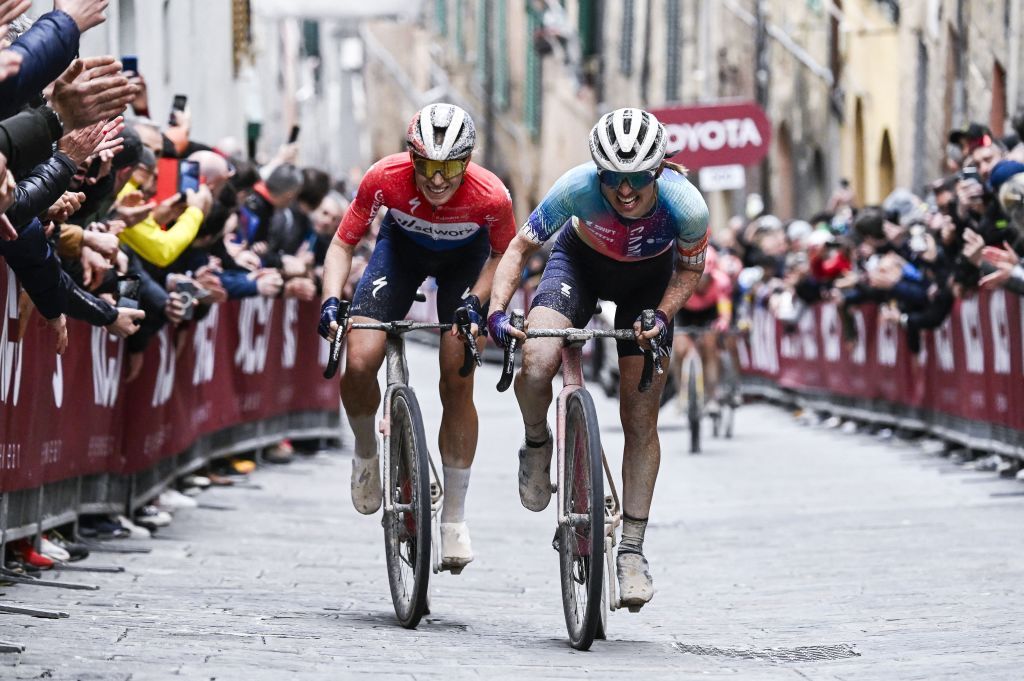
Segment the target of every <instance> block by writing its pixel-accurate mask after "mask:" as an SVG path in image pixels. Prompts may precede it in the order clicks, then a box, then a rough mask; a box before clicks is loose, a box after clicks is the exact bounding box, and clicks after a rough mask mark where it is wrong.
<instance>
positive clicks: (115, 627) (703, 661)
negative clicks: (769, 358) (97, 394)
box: [0, 344, 1024, 681]
mask: <svg viewBox="0 0 1024 681" xmlns="http://www.w3.org/2000/svg"><path fill="white" fill-rule="evenodd" d="M409 350H410V355H411V357H410V364H411V367H412V372H413V376H412V383H413V385H414V387H416V388H417V390H418V394H419V396H420V401H421V404H422V407H423V410H424V416H425V418H426V425H427V432H428V440H430V441H431V445H432V450H433V453H434V456H435V458H436V457H437V452H436V446H434V443H435V442H436V440H435V439H434V438H435V436H436V429H437V423H438V420H439V406H438V404H437V401H436V399H435V398H434V397H433V396H434V395H436V393H435V389H434V387H433V386H434V385H436V380H437V369H436V366H435V361H434V359H433V357H434V354H435V352H436V351H435V350H433V349H431V348H427V347H424V346H419V345H415V344H413V345H411V346H410V348H409ZM496 380H497V368H496V367H494V366H490V365H488V366H485V367H484V369H483V370H481V372H480V377H479V381H478V385H477V404H478V407H479V412H480V418H481V424H482V425H481V434H482V437H481V444H480V446H479V448H478V454H477V465H476V466H475V467H474V471H473V479H472V482H471V487H470V496H469V502H468V511H469V523H470V528H471V530H472V532H473V545H474V549H475V552H476V561H475V562H474V563H473V564H472V565H471V566H469V567H468V568H467V569H466V570H465V572H464V573H463V574H462V575H461V576H457V577H454V576H450V575H448V574H442V575H439V576H434V577H433V578H432V596H431V598H432V603H431V607H432V614H431V615H429V616H428V618H427V619H426V621H424V622H423V623H422V624H421V625H420V627H419V629H418V630H416V631H406V630H403V629H402V628H400V627H398V626H397V625H396V624H395V621H394V614H393V610H392V606H391V600H390V595H389V591H388V585H387V580H386V574H385V564H384V552H383V548H384V542H383V533H382V531H381V527H380V521H379V516H377V517H374V518H367V517H363V516H360V515H358V514H357V513H356V512H355V510H353V508H352V505H351V503H350V501H349V493H348V475H349V457H350V453H349V452H347V451H346V452H343V453H341V454H331V455H328V454H320V455H317V456H316V457H313V458H310V459H300V460H299V461H297V462H296V463H294V464H292V465H290V466H281V467H265V468H262V469H260V470H259V471H257V472H256V473H255V474H254V475H252V476H251V478H252V479H251V481H250V483H249V484H248V485H246V486H239V487H237V488H221V489H216V490H213V491H209V492H206V493H204V494H203V495H202V496H200V497H199V501H200V508H198V509H195V510H191V511H183V512H179V513H178V515H177V517H176V519H175V522H174V523H173V524H172V525H171V526H170V527H169V528H166V529H164V530H162V531H161V532H160V533H159V534H158V535H157V536H156V537H155V538H154V539H153V540H151V541H148V542H143V543H140V544H142V545H147V546H150V547H152V552H151V553H148V554H132V555H117V554H96V555H95V556H94V557H92V558H90V560H89V563H94V564H116V565H122V566H124V567H125V568H126V572H125V573H123V574H90V573H73V572H67V573H64V574H61V575H57V576H55V577H54V578H56V579H61V580H67V581H75V582H87V583H93V584H98V585H100V587H101V589H100V590H99V591H95V592H89V591H64V590H57V589H44V588H39V587H28V586H18V587H7V588H5V589H3V591H4V592H5V595H4V602H7V603H10V604H15V605H18V604H31V605H36V606H38V607H45V608H52V609H56V610H65V611H68V612H69V613H70V614H71V616H70V618H69V619H66V620H58V621H52V620H40V619H30V618H27V617H24V616H13V615H8V616H5V618H4V619H3V627H2V635H0V638H3V639H8V640H14V641H19V642H21V643H24V644H25V645H26V646H27V650H26V652H25V653H23V654H21V655H16V654H9V655H4V656H0V678H15V679H31V678H55V679H97V680H103V681H109V680H113V679H131V680H132V681H139V680H141V679H165V678H184V679H218V680H219V679H275V680H280V679H293V678H294V679H313V678H316V679H321V678H322V679H339V678H367V679H371V678H372V679H409V678H415V679H421V678H422V679H428V678H434V679H457V678H488V679H490V678H512V677H517V678H519V679H535V678H570V677H571V678H577V677H603V678H630V677H634V678H644V679H647V678H675V679H689V678H698V677H699V678H709V679H719V678H722V679H724V678H730V679H793V680H796V679H813V680H815V681H825V680H828V681H833V680H844V681H846V680H850V679H879V680H883V679H884V680H891V679H904V680H905V679H928V680H929V681H934V680H935V679H944V678H949V679H954V678H956V679H986V680H993V679H1017V678H1021V675H1022V673H1024V672H1022V669H1024V634H1022V633H1021V631H1020V624H1019V623H1020V621H1021V620H1022V618H1024V597H1022V594H1021V587H1020V585H1021V583H1022V572H1024V571H1022V565H1024V542H1022V532H1021V526H1022V525H1021V521H1022V518H1024V496H1020V495H1021V493H1022V491H1024V488H1022V487H1021V485H1020V484H1019V483H1016V482H1014V481H1004V480H1000V479H999V478H997V477H996V476H995V475H994V474H992V473H978V472H971V471H967V470H965V469H962V468H959V467H957V466H955V465H953V464H952V463H949V462H948V461H947V460H946V459H942V458H940V457H938V456H936V455H933V454H926V453H924V452H922V451H920V450H919V449H917V448H914V447H910V446H906V445H902V446H901V445H892V444H886V443H882V442H880V441H878V440H876V439H874V438H871V437H868V436H866V435H844V434H840V433H839V432H837V431H828V430H822V429H812V428H808V427H804V426H800V425H798V424H797V423H796V422H795V420H794V419H793V418H792V417H791V415H790V414H789V413H787V412H786V411H784V410H782V409H780V408H777V407H773V406H768V405H754V406H748V407H745V408H743V409H742V410H741V411H740V413H739V416H738V419H737V436H736V439H735V440H732V441H720V440H713V441H708V442H707V444H706V449H705V453H704V454H702V455H699V456H690V455H688V454H685V453H684V452H685V447H686V444H685V440H686V437H687V433H686V428H685V426H684V425H682V424H683V420H682V418H681V417H679V416H676V414H675V412H674V408H673V407H671V406H670V407H667V408H666V410H665V411H664V412H663V415H662V420H663V429H662V434H663V435H662V442H663V447H664V452H663V460H662V469H661V476H660V479H659V484H658V488H657V492H656V495H655V504H654V508H653V510H652V515H651V524H650V528H649V530H648V533H647V543H646V546H647V554H648V556H649V558H650V561H651V565H652V570H653V575H654V579H655V587H656V589H657V595H656V596H655V599H654V601H653V602H652V603H651V604H650V605H649V606H648V607H646V608H644V609H643V611H642V612H641V613H640V614H636V615H633V614H629V613H628V612H625V611H620V612H616V613H613V614H611V615H610V617H609V632H608V635H609V640H608V641H606V642H605V641H597V642H595V644H594V646H593V649H592V650H591V652H589V653H580V652H576V651H573V650H572V649H570V648H569V647H568V645H567V643H566V640H565V627H564V621H563V616H562V610H561V604H560V590H559V582H558V562H557V554H556V553H555V552H554V551H552V549H551V545H550V540H551V534H552V529H553V514H554V512H553V505H552V507H549V508H548V510H547V511H545V512H544V513H541V514H532V513H530V512H528V511H526V510H524V509H523V508H522V507H521V506H520V504H519V500H518V495H517V491H516V456H515V450H516V447H517V443H518V442H519V440H520V438H521V436H522V432H521V424H520V423H519V420H518V412H517V409H516V406H515V402H514V398H513V396H512V393H511V392H509V393H506V394H502V395H499V394H498V393H496V392H495V391H494V389H493V386H494V384H495V382H496ZM595 400H596V401H597V405H598V412H599V417H600V419H601V423H602V425H603V429H602V436H603V441H604V446H605V449H606V451H607V452H608V453H609V455H610V456H613V457H614V458H615V459H616V461H617V460H618V458H619V455H620V454H621V452H620V451H618V449H619V448H620V447H621V441H622V437H621V432H620V431H619V429H618V426H617V404H616V403H615V402H612V401H610V400H607V399H605V398H604V397H603V396H602V395H597V394H595ZM87 564H88V563H87Z"/></svg>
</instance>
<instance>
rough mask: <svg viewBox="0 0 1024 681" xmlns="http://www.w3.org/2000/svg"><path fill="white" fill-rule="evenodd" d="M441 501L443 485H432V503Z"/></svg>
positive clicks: (433, 483)
mask: <svg viewBox="0 0 1024 681" xmlns="http://www.w3.org/2000/svg"><path fill="white" fill-rule="evenodd" d="M440 499H441V485H439V484H437V483H436V482H432V483H430V500H431V501H432V502H435V503H436V502H438V501H440Z"/></svg>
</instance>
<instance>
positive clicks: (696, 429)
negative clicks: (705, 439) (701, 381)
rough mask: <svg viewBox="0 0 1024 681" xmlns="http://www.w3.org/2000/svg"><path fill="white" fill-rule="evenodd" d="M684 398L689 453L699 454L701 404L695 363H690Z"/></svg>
mask: <svg viewBox="0 0 1024 681" xmlns="http://www.w3.org/2000/svg"><path fill="white" fill-rule="evenodd" d="M686 396H687V398H688V404H687V405H686V415H687V418H688V420H689V422H690V453H691V454H699V453H700V412H701V404H700V397H699V396H698V392H697V362H695V361H693V360H691V361H690V371H689V376H688V377H687V386H686Z"/></svg>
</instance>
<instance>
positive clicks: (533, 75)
mask: <svg viewBox="0 0 1024 681" xmlns="http://www.w3.org/2000/svg"><path fill="white" fill-rule="evenodd" d="M542 24H543V18H542V17H541V14H540V12H538V11H536V10H534V9H533V8H532V7H531V8H530V9H529V10H528V11H527V18H526V40H527V45H526V88H525V93H524V95H525V96H524V103H523V118H524V119H525V123H526V129H527V130H529V131H530V135H531V136H532V137H533V138H534V139H537V138H538V137H540V122H541V99H542V94H543V89H544V83H543V64H544V62H543V60H542V59H541V55H540V54H539V53H538V52H537V41H536V38H537V36H538V35H539V34H540V32H541V27H542Z"/></svg>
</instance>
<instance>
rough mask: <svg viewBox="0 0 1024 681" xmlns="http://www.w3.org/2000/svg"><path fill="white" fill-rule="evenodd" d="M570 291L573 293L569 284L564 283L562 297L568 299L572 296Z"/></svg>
mask: <svg viewBox="0 0 1024 681" xmlns="http://www.w3.org/2000/svg"><path fill="white" fill-rule="evenodd" d="M570 291H572V286H569V284H566V283H564V282H563V283H562V295H563V296H565V297H566V298H568V297H569V296H570Z"/></svg>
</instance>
